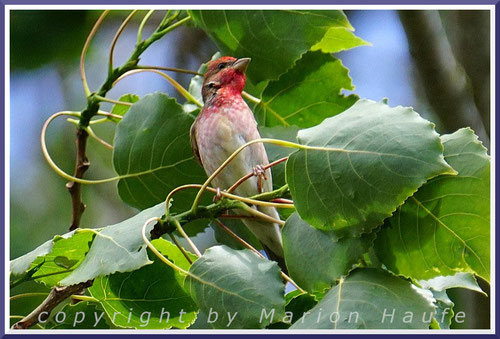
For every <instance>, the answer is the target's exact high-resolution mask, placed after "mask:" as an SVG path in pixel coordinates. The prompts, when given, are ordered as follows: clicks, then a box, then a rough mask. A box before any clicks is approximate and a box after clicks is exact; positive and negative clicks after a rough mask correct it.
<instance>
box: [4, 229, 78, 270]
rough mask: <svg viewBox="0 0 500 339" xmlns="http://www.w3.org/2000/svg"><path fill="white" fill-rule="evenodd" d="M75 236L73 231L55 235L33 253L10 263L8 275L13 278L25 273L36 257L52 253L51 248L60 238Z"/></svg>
mask: <svg viewBox="0 0 500 339" xmlns="http://www.w3.org/2000/svg"><path fill="white" fill-rule="evenodd" d="M74 234H75V231H72V232H69V233H67V234H64V235H62V236H61V235H56V236H55V237H54V238H53V239H51V240H48V241H46V242H44V243H43V244H41V245H40V246H38V247H37V248H35V249H34V250H33V251H31V252H29V253H26V254H25V255H22V256H20V257H19V258H16V259H14V260H11V261H10V274H12V275H13V276H18V275H21V274H23V273H25V272H26V271H27V270H29V269H30V266H31V264H32V263H33V261H35V259H36V258H38V257H43V256H45V255H46V254H48V253H50V251H52V248H53V247H54V244H55V243H56V242H57V241H60V240H62V239H61V238H64V239H67V238H70V237H72V236H73V235H74Z"/></svg>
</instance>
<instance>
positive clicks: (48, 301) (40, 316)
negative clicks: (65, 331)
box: [12, 280, 92, 329]
mask: <svg viewBox="0 0 500 339" xmlns="http://www.w3.org/2000/svg"><path fill="white" fill-rule="evenodd" d="M91 285H92V280H90V281H87V282H83V283H80V284H76V285H71V286H56V287H54V288H53V289H52V290H51V291H50V293H49V295H48V296H47V298H45V300H44V301H43V302H42V303H41V304H40V305H39V306H38V307H37V308H35V309H34V310H33V312H31V313H30V314H28V315H27V316H26V317H24V318H23V319H22V320H20V321H18V322H17V323H15V324H14V325H13V326H12V328H13V329H27V328H30V327H31V326H33V325H35V324H37V323H38V322H39V321H40V320H46V319H47V318H48V317H49V315H50V312H52V310H53V309H54V308H55V307H56V306H57V305H59V304H60V303H61V302H63V301H64V300H65V299H67V298H68V297H70V296H71V295H73V294H79V293H81V291H83V290H84V289H86V288H88V287H90V286H91Z"/></svg>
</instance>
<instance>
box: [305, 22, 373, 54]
mask: <svg viewBox="0 0 500 339" xmlns="http://www.w3.org/2000/svg"><path fill="white" fill-rule="evenodd" d="M363 45H368V46H371V44H370V43H369V42H366V41H364V40H363V39H361V38H358V37H357V36H356V35H354V33H353V32H351V31H350V30H348V29H345V28H342V27H332V28H330V29H329V30H328V32H326V34H325V36H324V37H323V39H321V41H320V42H318V43H317V44H316V45H314V46H312V47H311V51H318V50H320V51H321V52H323V53H338V52H341V51H345V50H346V49H351V48H354V47H358V46H363Z"/></svg>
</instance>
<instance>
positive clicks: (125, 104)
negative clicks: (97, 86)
mask: <svg viewBox="0 0 500 339" xmlns="http://www.w3.org/2000/svg"><path fill="white" fill-rule="evenodd" d="M94 98H96V99H97V100H99V101H105V102H110V103H112V104H115V105H122V106H129V107H130V106H132V105H133V103H131V102H125V101H119V100H114V99H109V98H106V97H103V96H100V95H97V94H96V95H94Z"/></svg>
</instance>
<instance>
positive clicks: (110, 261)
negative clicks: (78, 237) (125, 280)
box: [59, 203, 165, 286]
mask: <svg viewBox="0 0 500 339" xmlns="http://www.w3.org/2000/svg"><path fill="white" fill-rule="evenodd" d="M164 213H165V204H164V203H161V204H158V205H156V206H154V207H151V208H149V209H147V210H144V211H142V212H141V213H139V214H137V215H135V216H133V217H132V218H130V219H127V220H125V221H122V222H120V223H118V224H115V225H111V226H107V227H104V228H102V229H98V230H92V232H94V234H95V239H94V241H93V242H92V246H91V247H90V250H89V251H88V253H87V255H86V256H85V258H84V259H83V261H82V262H81V264H80V265H78V266H77V267H76V269H75V270H74V271H73V272H72V273H71V274H70V275H68V276H67V277H65V278H64V279H63V280H61V281H60V282H59V283H60V284H61V285H66V286H68V285H74V284H78V283H81V282H84V281H88V280H90V279H94V278H96V277H98V276H103V275H108V274H112V273H115V272H129V271H134V270H137V269H139V268H141V267H142V266H144V265H149V264H151V261H150V260H149V258H148V255H147V253H146V245H145V244H144V241H143V239H142V234H141V232H142V227H143V226H144V223H145V222H146V221H147V220H148V219H150V218H152V217H158V218H159V217H161V216H162V215H163V214H164ZM153 226H154V223H150V224H149V225H148V227H147V228H146V234H147V235H148V237H149V232H151V229H152V228H153ZM82 231H86V232H89V231H90V230H85V229H83V230H82Z"/></svg>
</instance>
